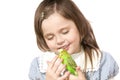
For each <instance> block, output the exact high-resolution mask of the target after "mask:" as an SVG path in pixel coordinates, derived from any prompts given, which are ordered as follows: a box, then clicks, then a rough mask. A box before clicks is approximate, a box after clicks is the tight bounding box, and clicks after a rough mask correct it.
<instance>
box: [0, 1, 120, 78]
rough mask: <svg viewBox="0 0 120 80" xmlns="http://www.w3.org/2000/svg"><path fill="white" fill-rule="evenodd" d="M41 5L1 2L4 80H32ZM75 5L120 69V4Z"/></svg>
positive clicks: (0, 62)
mask: <svg viewBox="0 0 120 80" xmlns="http://www.w3.org/2000/svg"><path fill="white" fill-rule="evenodd" d="M40 1H41V0H0V80H29V79H28V72H29V67H30V63H31V61H32V59H33V58H34V57H36V56H38V55H39V53H40V51H39V49H38V48H37V45H36V39H35V33H34V26H33V25H34V24H33V22H34V12H35V9H36V8H37V6H38V4H39V3H40ZM74 1H75V3H76V4H77V5H78V6H79V8H80V9H81V11H82V12H83V14H84V15H85V17H86V18H87V19H88V20H89V21H90V23H91V25H92V27H93V30H94V33H95V36H96V39H97V42H98V44H99V46H100V48H101V49H102V50H105V51H107V52H110V53H111V55H112V56H113V57H114V58H115V60H116V61H117V63H118V64H119V66H120V36H119V34H120V29H119V27H120V9H119V7H120V5H119V4H120V3H119V0H74ZM106 68H107V67H106ZM119 76H120V74H119ZM119 76H118V78H117V80H119V79H120V77H119Z"/></svg>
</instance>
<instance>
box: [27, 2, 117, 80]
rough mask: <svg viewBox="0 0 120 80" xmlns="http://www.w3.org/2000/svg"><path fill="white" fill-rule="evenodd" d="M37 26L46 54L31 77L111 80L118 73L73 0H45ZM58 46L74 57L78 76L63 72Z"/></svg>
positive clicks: (34, 65) (37, 15)
mask: <svg viewBox="0 0 120 80" xmlns="http://www.w3.org/2000/svg"><path fill="white" fill-rule="evenodd" d="M34 27H35V33H36V39H37V44H38V47H39V49H40V50H42V51H43V52H44V53H40V56H39V57H37V58H35V59H34V60H33V62H32V63H31V67H30V72H29V77H30V80H66V79H67V80H110V79H113V78H114V77H115V76H116V75H117V73H118V71H119V68H118V65H117V63H116V61H115V60H114V59H113V57H112V56H111V55H110V54H109V53H107V52H104V51H101V50H100V49H99V46H98V44H97V42H96V39H95V36H94V33H93V30H92V28H91V25H90V24H89V22H88V20H87V19H86V18H85V17H84V15H83V14H82V13H81V11H80V10H79V8H78V7H77V6H76V5H75V4H74V2H73V1H72V0H43V1H42V2H41V4H40V5H39V6H38V8H37V10H36V13H35V21H34ZM59 49H65V50H67V51H68V53H69V54H70V55H71V56H72V58H73V59H74V60H75V62H76V64H77V67H76V71H77V72H78V76H74V75H72V74H70V72H69V71H64V70H65V67H66V65H64V64H62V59H60V58H58V56H57V54H56V53H58V50H59ZM63 71H64V72H63Z"/></svg>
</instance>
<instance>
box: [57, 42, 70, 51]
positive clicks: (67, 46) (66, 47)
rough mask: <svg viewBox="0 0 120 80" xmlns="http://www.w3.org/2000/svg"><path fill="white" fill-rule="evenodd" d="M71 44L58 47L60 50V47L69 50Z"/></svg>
mask: <svg viewBox="0 0 120 80" xmlns="http://www.w3.org/2000/svg"><path fill="white" fill-rule="evenodd" d="M69 45H70V44H68V45H64V46H62V47H60V48H58V50H59V49H65V50H67V51H68V50H69Z"/></svg>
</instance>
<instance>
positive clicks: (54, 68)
mask: <svg viewBox="0 0 120 80" xmlns="http://www.w3.org/2000/svg"><path fill="white" fill-rule="evenodd" d="M61 64H62V59H60V58H58V59H57V60H56V62H55V63H54V65H53V67H52V69H53V71H54V72H56V70H57V69H58V68H59V66H60V65H61Z"/></svg>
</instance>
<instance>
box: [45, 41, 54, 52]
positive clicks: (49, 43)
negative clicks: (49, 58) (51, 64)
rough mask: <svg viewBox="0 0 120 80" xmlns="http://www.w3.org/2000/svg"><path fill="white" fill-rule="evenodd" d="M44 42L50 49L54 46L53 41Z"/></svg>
mask: <svg viewBox="0 0 120 80" xmlns="http://www.w3.org/2000/svg"><path fill="white" fill-rule="evenodd" d="M46 44H47V46H48V47H49V49H50V50H51V49H53V48H54V43H53V42H52V41H46Z"/></svg>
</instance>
